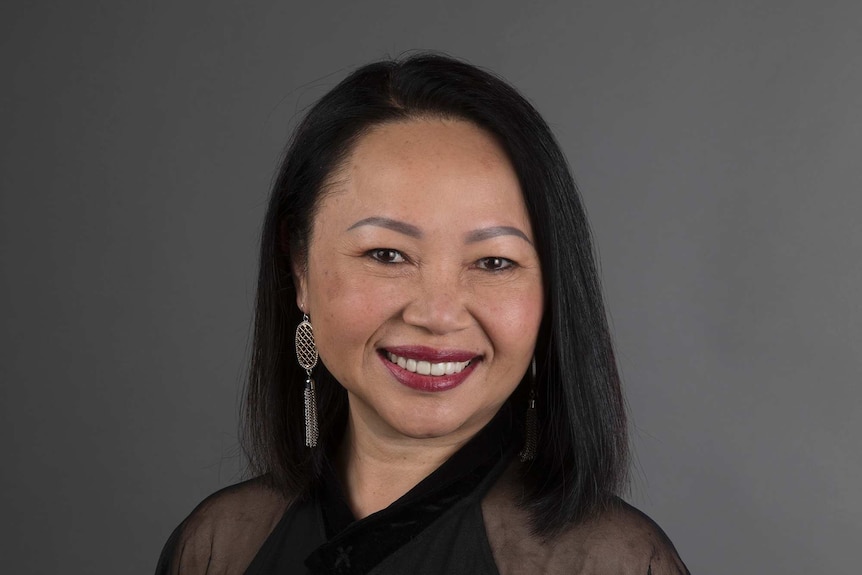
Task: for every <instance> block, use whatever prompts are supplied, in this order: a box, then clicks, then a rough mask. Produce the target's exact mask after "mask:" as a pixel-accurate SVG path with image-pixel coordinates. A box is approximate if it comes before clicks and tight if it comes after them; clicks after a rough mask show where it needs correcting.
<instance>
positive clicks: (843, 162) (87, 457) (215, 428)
mask: <svg viewBox="0 0 862 575" xmlns="http://www.w3.org/2000/svg"><path fill="white" fill-rule="evenodd" d="M860 25H862V3H859V2H849V1H848V2H795V1H778V0H775V1H749V2H681V1H680V2H636V1H632V2H624V3H618V2H579V1H568V2H562V1H559V2H541V3H537V4H535V5H528V4H527V3H524V2H515V1H506V2H501V1H496V2H491V1H487V2H480V1H467V2H464V1H461V2H454V1H449V2H433V3H432V2H423V3H411V4H410V5H409V6H407V5H405V3H404V2H395V1H382V0H373V1H363V2H346V1H345V2H340V3H330V2H319V3H311V2H303V3H291V2H239V1H235V2H225V1H213V2H203V1H197V2H178V3H171V2H165V1H155V2H92V1H89V2H84V1H82V2H73V3H63V2H53V3H44V2H22V1H18V2H5V3H3V5H2V8H0V42H2V51H0V70H2V85H3V89H2V90H0V134H2V135H0V142H2V144H0V145H2V150H0V167H2V169H0V178H2V179H0V185H2V205H0V238H2V240H0V259H2V283H0V306H2V307H0V338H2V339H0V344H1V345H2V352H0V354H2V355H0V358H2V359H0V363H2V365H0V380H2V386H0V390H2V391H0V394H2V395H0V397H2V426H3V427H2V436H0V437H2V439H0V441H2V445H0V448H2V454H3V462H2V465H0V466H1V467H2V472H0V482H2V483H0V493H2V512H0V527H2V543H0V546H2V553H0V556H2V565H3V567H2V570H3V571H4V572H10V573H13V572H14V573H58V572H64V573H148V572H151V571H152V569H153V567H154V565H155V560H156V557H157V555H158V553H159V550H160V548H161V545H162V543H163V542H164V540H165V538H166V537H167V536H168V534H169V532H170V531H171V529H172V528H173V527H174V526H175V525H176V524H177V523H178V522H179V521H180V520H181V519H182V518H183V517H184V516H185V514H187V513H188V512H189V511H190V510H191V508H192V507H193V506H194V505H195V504H196V503H197V502H198V501H199V500H200V499H201V498H203V497H204V496H205V495H207V494H208V493H210V492H212V491H213V490H215V489H217V488H219V487H221V486H224V485H227V484H229V483H231V482H234V481H236V480H237V479H238V478H239V475H238V473H239V470H240V468H241V459H240V457H239V453H238V448H237V441H236V423H237V410H238V398H239V391H238V390H239V388H240V386H241V382H242V378H243V373H244V370H245V360H246V353H247V344H248V335H249V328H250V317H251V308H252V302H253V293H254V281H255V280H254V278H255V270H256V264H255V257H256V255H255V254H256V241H257V235H258V233H259V224H260V220H261V217H262V213H263V208H264V202H265V199H266V196H267V192H268V187H269V184H270V182H271V178H272V174H273V171H274V169H275V166H276V163H277V159H278V156H279V154H280V151H281V149H282V146H283V144H284V142H285V140H286V136H287V134H288V132H289V129H290V127H291V126H292V125H293V122H294V121H295V119H296V116H297V114H299V113H301V112H302V110H303V109H305V108H306V107H307V106H308V105H309V104H310V103H311V102H313V101H314V100H315V99H316V98H317V97H319V96H320V95H322V93H323V92H324V91H326V90H327V89H329V88H331V87H332V86H333V85H334V84H335V83H336V82H337V81H338V80H340V79H341V78H342V77H343V76H344V75H345V74H346V73H347V72H348V71H349V70H350V69H352V68H353V67H355V66H357V65H360V64H363V63H366V62H368V61H370V60H373V59H377V58H380V57H383V56H386V55H398V54H399V53H401V52H402V51H404V50H408V49H413V48H430V49H439V50H444V51H447V52H449V53H452V54H454V55H457V56H460V57H463V58H466V59H468V60H470V61H471V62H473V63H476V64H480V65H483V66H486V67H489V68H491V69H493V70H495V71H497V72H498V73H500V74H501V75H503V76H504V77H506V78H507V79H509V80H510V81H511V82H513V83H514V84H515V85H516V86H518V87H519V88H520V89H521V90H522V91H523V92H524V93H525V94H526V95H527V96H528V97H529V98H530V99H531V100H532V101H533V102H534V103H535V105H536V106H537V107H538V108H539V110H540V111H541V112H542V113H543V114H544V116H545V117H546V118H547V120H548V121H549V122H550V124H551V125H552V127H553V128H554V130H555V131H556V133H557V134H558V136H559V139H560V141H561V143H562V146H563V148H564V150H565V152H566V154H567V155H568V157H569V159H570V162H571V164H572V166H573V169H574V172H575V174H576V177H577V178H578V181H579V183H580V185H581V187H582V191H583V195H584V198H585V200H586V204H587V208H588V210H589V212H590V215H591V218H592V224H593V227H594V230H595V234H596V236H597V242H598V247H599V253H600V257H601V261H602V265H603V276H604V282H605V288H606V293H607V299H608V305H609V309H610V312H611V316H612V323H613V328H614V333H615V338H616V342H617V345H618V351H619V357H620V364H621V368H622V371H623V375H624V378H625V383H626V386H627V396H628V400H629V403H630V406H631V414H632V420H633V428H634V444H635V448H636V450H637V454H638V466H637V468H636V470H635V482H634V485H633V489H632V494H631V500H632V501H633V502H634V503H635V504H637V505H638V506H640V507H641V508H642V509H643V510H644V511H646V512H647V513H648V514H650V515H651V516H652V517H653V518H654V519H655V520H656V521H658V522H659V523H660V524H661V525H662V526H663V527H664V529H665V530H666V531H667V532H668V534H669V535H670V536H671V538H672V539H673V540H674V542H675V543H676V545H677V547H678V549H679V550H680V553H681V554H682V556H683V558H684V559H685V561H686V562H687V563H688V565H689V567H690V568H691V569H692V571H693V572H696V573H702V574H710V573H715V574H719V573H832V574H842V573H858V566H854V562H853V559H855V557H856V555H857V553H858V546H859V541H860V535H862V495H860V493H859V486H860V485H862V463H860V448H859V437H860V435H862V417H860V415H861V414H862V413H860V412H862V409H860V408H862V399H860V398H862V393H860V389H859V386H860V382H862V377H860V376H862V367H860V356H862V354H860V342H862V333H860V332H862V322H860V316H862V314H860V303H859V294H860V290H862V272H860V259H862V258H860V256H862V227H860V223H859V222H860V214H862V199H860V189H862V175H860V168H859V165H860V161H862V35H860Z"/></svg>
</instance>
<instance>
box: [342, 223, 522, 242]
mask: <svg viewBox="0 0 862 575" xmlns="http://www.w3.org/2000/svg"><path fill="white" fill-rule="evenodd" d="M362 226H377V227H380V228H386V229H389V230H392V231H394V232H398V233H400V234H404V235H405V236H410V237H411V238H417V239H418V238H421V237H422V236H423V235H424V234H423V233H422V230H420V229H419V228H417V227H416V226H414V225H413V224H408V223H407V222H402V221H400V220H393V219H392V218H384V217H380V216H373V217H370V218H365V219H362V220H359V221H358V222H356V223H355V224H353V225H352V226H350V227H349V228H347V231H348V232H349V231H351V230H355V229H356V228H360V227H362ZM499 236H515V237H518V238H521V239H522V240H524V241H525V242H527V243H528V244H530V245H533V242H532V241H530V238H528V237H527V234H525V233H524V232H522V231H521V230H519V229H518V228H515V227H512V226H492V227H490V228H481V229H478V230H473V231H471V232H468V233H467V235H466V237H465V239H464V243H468V244H474V243H477V242H481V241H485V240H488V239H491V238H496V237H499Z"/></svg>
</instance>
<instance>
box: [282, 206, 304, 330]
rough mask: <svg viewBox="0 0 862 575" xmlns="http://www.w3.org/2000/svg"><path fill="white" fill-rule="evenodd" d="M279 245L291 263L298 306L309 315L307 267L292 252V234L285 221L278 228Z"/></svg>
mask: <svg viewBox="0 0 862 575" xmlns="http://www.w3.org/2000/svg"><path fill="white" fill-rule="evenodd" d="M278 245H279V248H280V249H281V252H282V253H283V254H284V255H285V256H287V259H288V261H289V262H290V272H291V276H292V278H293V287H294V289H295V290H296V305H297V307H298V308H299V309H300V311H302V312H303V313H308V308H307V307H306V298H305V294H306V287H305V285H306V281H305V265H304V264H303V262H300V261H298V260H297V257H296V254H294V253H292V252H291V250H290V232H289V231H288V228H287V222H286V221H283V220H282V222H281V224H279V226H278Z"/></svg>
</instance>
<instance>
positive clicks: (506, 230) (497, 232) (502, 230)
mask: <svg viewBox="0 0 862 575" xmlns="http://www.w3.org/2000/svg"><path fill="white" fill-rule="evenodd" d="M498 236H515V237H518V238H521V239H522V240H524V241H525V242H527V243H528V244H530V245H533V242H531V241H530V238H528V237H527V234H525V233H524V232H522V231H521V230H519V229H518V228H513V227H512V226H494V227H491V228H482V229H480V230H473V231H472V232H470V233H468V234H467V238H466V240H465V241H466V243H468V244H473V243H476V242H481V241H484V240H487V239H490V238H496V237H498Z"/></svg>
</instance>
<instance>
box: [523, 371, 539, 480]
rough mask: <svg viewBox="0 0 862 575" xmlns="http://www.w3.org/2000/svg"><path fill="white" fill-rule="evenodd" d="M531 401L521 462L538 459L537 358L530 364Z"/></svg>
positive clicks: (525, 425)
mask: <svg viewBox="0 0 862 575" xmlns="http://www.w3.org/2000/svg"><path fill="white" fill-rule="evenodd" d="M530 375H531V381H530V400H529V402H528V403H527V417H526V419H525V421H524V427H525V429H524V447H523V449H521V452H520V453H519V454H518V459H520V460H521V462H522V463H523V462H527V461H532V460H534V459H535V458H536V450H537V448H538V447H539V419H538V417H537V415H536V357H535V356H533V362H532V363H531V364H530Z"/></svg>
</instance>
